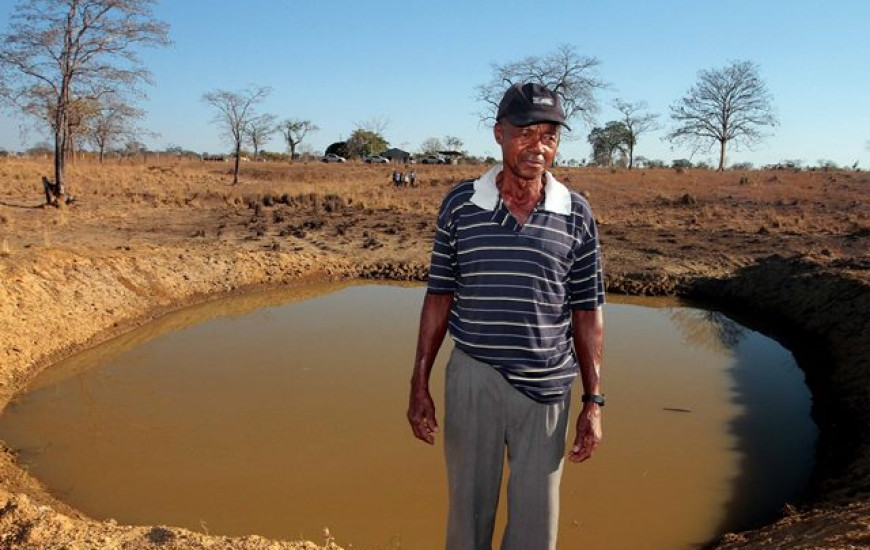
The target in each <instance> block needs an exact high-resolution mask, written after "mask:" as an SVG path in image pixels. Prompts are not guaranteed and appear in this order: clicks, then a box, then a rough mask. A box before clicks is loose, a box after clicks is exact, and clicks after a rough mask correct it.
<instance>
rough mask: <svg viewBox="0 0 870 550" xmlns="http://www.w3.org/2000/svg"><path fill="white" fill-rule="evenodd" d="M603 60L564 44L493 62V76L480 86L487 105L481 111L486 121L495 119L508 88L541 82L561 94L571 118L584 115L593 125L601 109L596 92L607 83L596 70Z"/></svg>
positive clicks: (480, 97)
mask: <svg viewBox="0 0 870 550" xmlns="http://www.w3.org/2000/svg"><path fill="white" fill-rule="evenodd" d="M600 64H601V63H600V61H598V59H596V58H595V57H590V56H586V55H581V54H579V53H577V50H576V49H575V48H574V46H570V45H567V44H562V45H560V46H558V47H557V48H556V50H555V51H553V52H551V53H549V54H547V55H545V56H543V57H541V56H530V57H526V58H525V59H521V60H519V61H512V62H509V63H505V64H503V65H497V64H493V65H492V78H491V79H490V81H489V82H487V83H486V84H481V85H480V86H477V88H476V98H477V99H478V101H480V102H482V103H483V105H484V107H483V110H482V111H481V112H480V113H479V116H480V120H481V122H483V123H488V122H490V123H491V122H494V121H495V115H496V113H497V111H498V104H499V102H500V101H501V98H502V96H503V95H504V92H505V90H506V89H507V88H508V87H510V86H511V85H513V84H516V83H526V82H537V83H538V84H543V85H544V86H546V87H547V88H549V89H550V90H552V91H553V92H555V93H556V94H558V95H559V97H560V98H561V100H562V107H563V108H564V109H565V117H566V119H567V120H568V121H569V123H570V121H571V120H572V119H574V118H576V117H578V116H579V117H581V118H582V119H583V121H584V122H586V123H587V124H590V125H592V124H593V123H594V119H595V115H596V114H597V113H598V101H597V99H596V98H595V94H596V93H597V92H598V91H599V90H601V89H603V88H604V87H605V86H606V84H605V82H604V81H603V80H601V79H600V78H599V77H598V75H597V73H596V71H597V68H598V65H600Z"/></svg>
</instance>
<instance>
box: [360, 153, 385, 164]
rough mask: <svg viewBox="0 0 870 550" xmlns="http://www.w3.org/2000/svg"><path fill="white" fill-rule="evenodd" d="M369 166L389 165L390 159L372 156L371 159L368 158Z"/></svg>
mask: <svg viewBox="0 0 870 550" xmlns="http://www.w3.org/2000/svg"><path fill="white" fill-rule="evenodd" d="M366 163H367V164H389V163H390V159H388V158H387V157H382V156H381V155H372V156H370V157H366Z"/></svg>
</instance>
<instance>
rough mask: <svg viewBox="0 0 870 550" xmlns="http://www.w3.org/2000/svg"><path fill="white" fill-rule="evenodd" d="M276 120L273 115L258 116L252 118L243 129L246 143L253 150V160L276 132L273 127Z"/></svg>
mask: <svg viewBox="0 0 870 550" xmlns="http://www.w3.org/2000/svg"><path fill="white" fill-rule="evenodd" d="M276 118H277V117H276V116H275V115H270V114H265V115H260V116H257V117H254V118H253V119H252V120H251V122H250V124H248V126H247V127H246V128H245V135H246V136H247V138H248V142H249V143H250V144H251V147H253V148H254V158H259V156H260V148H261V147H262V146H263V144H264V143H266V142H267V141H269V138H271V137H272V136H273V135H274V134H275V132H277V131H278V127H277V126H276V125H275V119H276Z"/></svg>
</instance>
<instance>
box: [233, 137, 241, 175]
mask: <svg viewBox="0 0 870 550" xmlns="http://www.w3.org/2000/svg"><path fill="white" fill-rule="evenodd" d="M241 149H242V147H241V144H240V143H236V165H235V168H233V185H236V184H238V183H239V155H240V154H241Z"/></svg>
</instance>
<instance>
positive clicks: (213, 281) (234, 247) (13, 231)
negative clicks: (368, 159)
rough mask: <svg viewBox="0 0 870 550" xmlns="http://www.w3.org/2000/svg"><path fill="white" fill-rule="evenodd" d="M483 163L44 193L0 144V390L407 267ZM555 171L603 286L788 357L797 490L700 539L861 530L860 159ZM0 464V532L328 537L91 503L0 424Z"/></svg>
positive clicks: (864, 196) (405, 271)
mask: <svg viewBox="0 0 870 550" xmlns="http://www.w3.org/2000/svg"><path fill="white" fill-rule="evenodd" d="M484 169H485V167H480V166H419V167H416V171H417V180H418V182H419V185H418V186H417V187H415V188H411V189H407V188H402V189H396V188H393V187H392V186H390V185H389V173H390V171H391V168H388V167H383V166H365V165H355V164H348V165H319V164H310V165H304V164H298V165H292V166H291V165H286V164H282V165H278V164H265V163H249V164H246V165H244V166H243V169H242V183H241V184H240V185H237V186H230V185H228V182H229V181H230V177H229V176H228V174H229V167H228V165H226V164H222V163H216V164H212V163H178V162H173V161H171V160H167V159H155V158H150V159H144V160H143V159H138V160H137V161H135V162H133V163H127V164H118V163H117V162H116V161H115V162H114V163H107V164H105V165H99V164H95V163H91V162H87V161H80V162H78V163H76V164H75V165H74V166H72V167H71V168H70V170H69V190H70V192H71V193H72V194H74V195H75V197H76V200H75V201H74V202H73V203H72V204H70V205H69V206H67V207H65V208H60V209H56V208H42V207H40V206H39V205H40V203H41V202H42V193H41V189H40V188H39V181H40V177H41V176H42V175H43V174H45V175H50V165H49V162H48V161H41V162H39V161H23V160H13V159H0V281H2V287H0V326H2V330H0V407H3V406H5V405H6V404H7V403H8V402H9V400H10V399H11V398H12V397H13V396H14V395H15V394H16V393H17V392H20V391H22V390H23V388H24V387H25V385H26V383H27V381H28V380H30V379H31V378H32V377H33V376H34V375H35V374H36V373H37V372H39V371H40V370H41V369H43V368H47V367H50V365H51V364H52V363H53V362H55V361H56V360H58V359H59V358H61V357H64V356H66V355H68V354H70V353H73V352H75V351H76V350H80V349H82V348H84V347H89V346H93V345H96V344H98V343H99V342H101V341H104V340H105V339H107V338H110V337H111V336H113V335H116V334H118V333H120V332H123V331H127V330H130V329H132V328H135V327H137V326H140V325H141V324H143V323H145V322H147V321H148V320H150V319H153V318H155V317H157V316H159V315H161V314H162V313H165V312H167V311H170V310H174V309H178V308H180V307H183V306H185V305H188V304H192V303H197V302H202V301H206V300H213V299H219V298H220V297H221V296H225V295H227V294H230V293H238V292H248V291H252V290H262V289H267V288H270V287H277V286H287V285H303V284H306V283H309V282H311V281H313V280H322V279H340V278H347V277H362V278H376V279H395V280H423V279H424V278H425V275H426V264H427V260H428V254H429V247H430V242H431V238H432V233H433V230H434V225H433V221H434V216H435V212H436V210H437V207H438V204H439V201H440V199H441V197H442V196H443V195H444V193H445V192H446V191H447V189H449V186H450V185H452V184H454V183H456V182H459V181H462V180H463V179H468V178H473V177H475V176H476V175H478V174H480V173H482V171H483V170H484ZM555 174H556V176H557V177H558V178H559V179H561V180H562V181H564V182H565V183H567V184H568V185H569V186H570V187H572V188H574V189H576V190H577V191H579V192H581V193H583V194H584V195H586V196H587V197H588V198H589V199H590V201H591V203H592V205H593V208H594V210H595V212H596V215H597V217H598V221H599V225H600V228H601V236H602V246H603V249H604V254H605V269H606V273H607V286H608V290H609V291H610V292H621V293H628V294H649V295H655V294H678V295H682V296H687V297H691V298H695V299H701V300H705V301H708V302H710V303H711V304H713V305H715V306H717V307H720V308H723V309H726V310H728V311H729V312H732V313H734V314H735V315H737V316H738V317H740V319H741V321H742V322H744V323H745V324H747V325H749V326H751V327H753V328H756V329H759V330H762V331H764V332H765V333H767V334H769V335H771V336H773V337H775V338H777V339H779V340H781V341H782V342H783V343H784V344H785V345H787V346H788V347H789V348H790V349H791V350H792V351H793V352H794V353H795V356H796V357H797V359H798V362H799V364H800V365H801V368H803V369H804V371H805V372H806V374H807V383H808V385H809V386H810V389H811V391H812V392H813V396H814V410H813V414H814V417H815V420H816V422H817V423H818V424H819V426H820V428H821V433H822V435H821V437H820V442H819V449H818V458H817V468H816V471H815V475H814V478H813V480H812V482H811V485H810V487H809V489H808V491H807V494H806V496H805V497H804V499H803V500H802V501H801V502H799V503H796V505H795V506H794V507H791V506H790V507H788V508H787V509H786V510H783V514H782V518H781V519H780V520H778V521H776V522H775V523H773V524H771V525H766V526H759V528H758V529H755V530H752V531H747V532H744V533H737V534H733V533H731V534H723V535H722V537H721V538H720V539H719V540H717V541H711V542H710V546H709V547H710V548H718V549H729V550H730V549H738V548H741V549H748V548H761V547H763V548H783V549H784V548H800V549H822V548H825V549H830V548H838V549H840V548H842V549H852V548H870V353H868V351H870V292H868V288H870V270H868V268H870V244H868V243H870V208H868V206H867V205H868V198H870V197H868V196H870V175H868V174H866V173H846V172H821V171H819V172H802V173H793V172H746V173H741V172H726V173H715V172H709V171H686V172H676V171H673V170H647V171H632V172H626V171H621V170H617V171H612V170H604V169H568V168H565V169H556V170H555ZM409 368H410V366H409ZM0 477H2V480H0V548H37V547H38V548H132V549H139V548H306V549H314V548H327V547H330V548H336V547H337V546H335V543H336V541H333V540H332V538H331V537H330V536H328V535H326V534H325V535H324V540H323V541H317V543H314V542H304V541H303V542H277V541H269V540H266V539H263V538H260V537H255V536H252V537H247V538H225V537H214V536H207V535H204V534H201V533H194V532H190V531H186V530H182V529H176V528H171V527H166V526H135V527H131V526H122V525H117V524H116V523H115V522H113V521H96V520H93V519H90V518H87V517H85V516H84V515H83V514H81V513H80V512H78V511H76V510H74V509H72V508H70V507H69V506H68V505H66V504H64V503H63V502H61V501H59V500H57V499H56V498H54V497H53V496H52V495H50V494H49V493H48V492H47V491H46V490H44V488H42V487H41V486H40V484H39V483H38V481H36V480H34V479H33V478H32V477H30V476H29V475H28V474H27V473H26V472H25V471H24V470H23V469H22V468H21V467H20V466H19V465H18V464H17V462H16V459H15V453H14V451H13V450H11V449H8V448H6V447H5V446H2V442H0ZM303 497H304V496H303ZM228 505H231V503H228ZM337 543H338V544H341V541H340V540H338V541H337ZM318 544H319V545H320V546H318Z"/></svg>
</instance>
